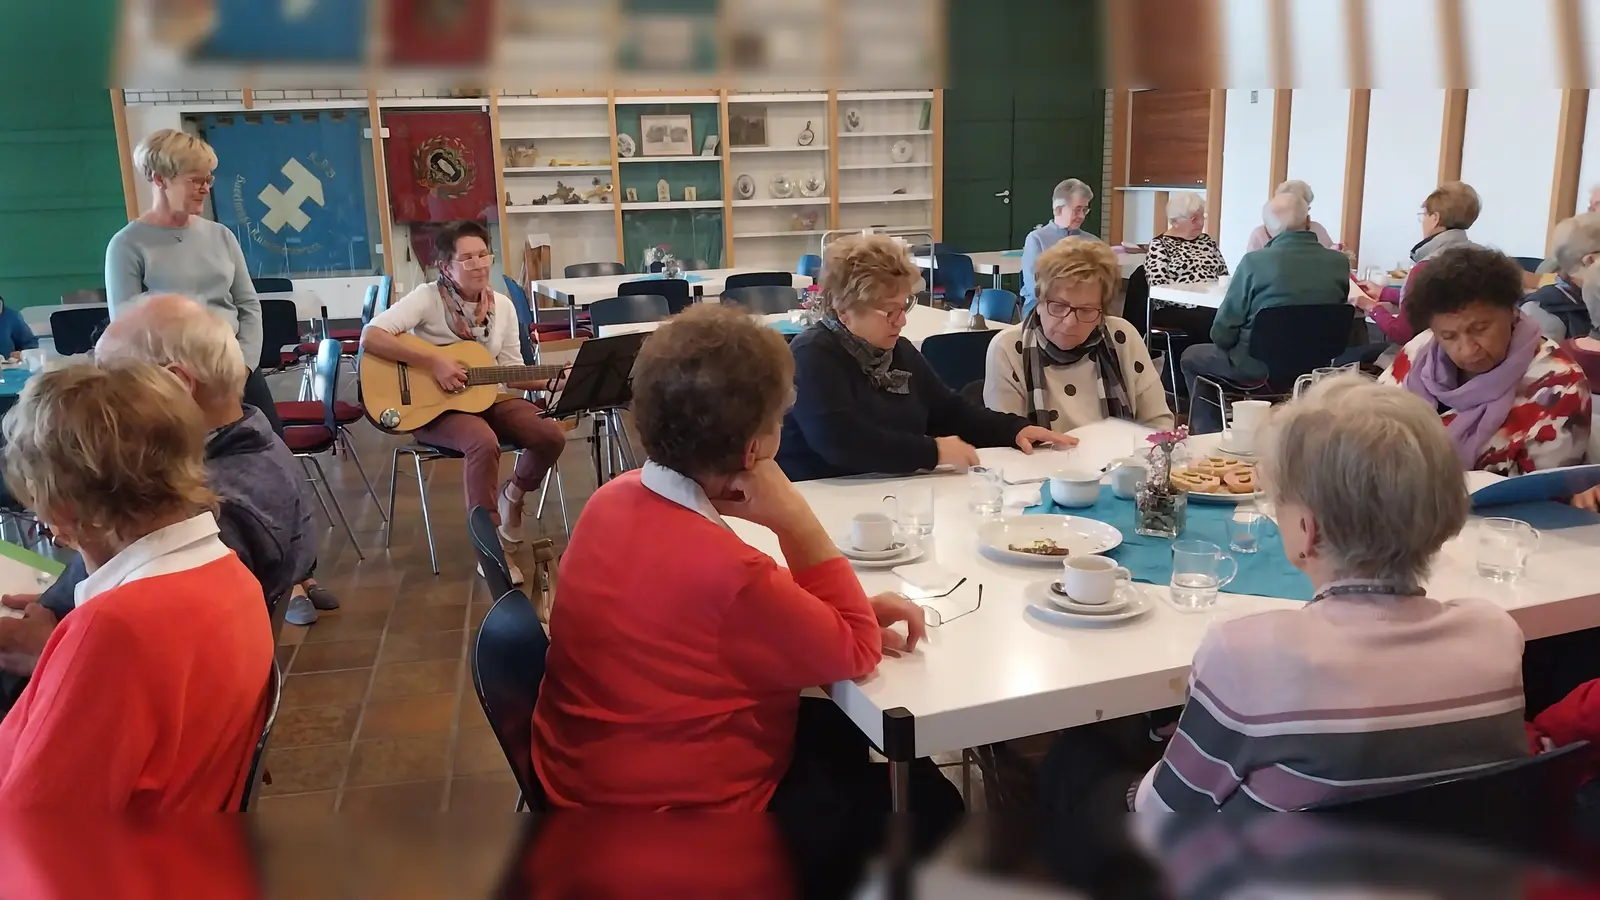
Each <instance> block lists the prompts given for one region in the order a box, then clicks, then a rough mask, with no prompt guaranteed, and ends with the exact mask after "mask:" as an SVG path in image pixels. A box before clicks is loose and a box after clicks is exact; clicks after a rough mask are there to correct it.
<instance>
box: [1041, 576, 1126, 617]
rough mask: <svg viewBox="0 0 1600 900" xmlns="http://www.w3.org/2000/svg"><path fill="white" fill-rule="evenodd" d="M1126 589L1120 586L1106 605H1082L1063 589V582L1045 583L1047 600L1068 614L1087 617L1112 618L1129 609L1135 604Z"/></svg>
mask: <svg viewBox="0 0 1600 900" xmlns="http://www.w3.org/2000/svg"><path fill="white" fill-rule="evenodd" d="M1124 587H1126V585H1118V586H1117V592H1116V594H1115V595H1113V596H1112V598H1111V599H1110V600H1109V601H1107V602H1105V603H1080V602H1078V601H1077V600H1074V599H1072V597H1071V596H1070V595H1069V594H1067V592H1066V591H1064V590H1062V589H1061V582H1059V581H1047V582H1045V585H1044V595H1045V599H1046V600H1049V601H1050V602H1051V603H1054V604H1055V605H1056V606H1059V607H1061V608H1062V609H1064V610H1066V611H1067V612H1072V613H1079V614H1080V615H1085V616H1110V615H1116V614H1117V613H1119V612H1122V611H1123V610H1125V609H1127V608H1128V604H1129V603H1132V602H1133V597H1132V596H1130V595H1129V592H1127V591H1124V590H1123V588H1124Z"/></svg>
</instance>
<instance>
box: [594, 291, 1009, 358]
mask: <svg viewBox="0 0 1600 900" xmlns="http://www.w3.org/2000/svg"><path fill="white" fill-rule="evenodd" d="M708 302H713V301H708ZM761 318H762V321H764V322H767V323H772V322H778V321H781V320H784V319H787V318H789V314H788V313H776V314H773V315H765V316H762V317H761ZM661 324H662V323H660V322H630V323H628V324H626V325H601V326H600V328H599V329H598V336H599V337H612V336H613V335H618V334H637V333H639V332H641V331H655V330H656V329H657V328H660V327H661ZM987 324H988V326H989V330H990V331H1000V330H1002V329H1005V328H1009V327H1010V326H1009V325H1007V324H1006V323H1004V322H988V323H987ZM965 330H967V329H961V328H951V327H950V314H949V312H948V311H945V310H938V309H934V308H932V307H929V306H916V307H912V309H911V311H910V312H909V313H906V327H905V330H904V331H902V332H900V336H901V337H903V338H905V339H906V340H908V341H910V342H911V344H912V346H914V347H917V348H918V349H921V347H922V342H923V341H924V340H927V339H928V338H929V337H932V336H933V335H936V334H945V333H948V332H953V331H965Z"/></svg>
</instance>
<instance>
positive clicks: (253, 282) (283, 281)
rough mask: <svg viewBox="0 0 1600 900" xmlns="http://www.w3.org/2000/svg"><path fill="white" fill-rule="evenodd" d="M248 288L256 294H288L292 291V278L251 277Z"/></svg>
mask: <svg viewBox="0 0 1600 900" xmlns="http://www.w3.org/2000/svg"><path fill="white" fill-rule="evenodd" d="M250 286H251V287H253V288H255V289H256V293H258V294H288V293H292V292H293V291H294V279H292V278H255V277H253V276H252V277H251V279H250Z"/></svg>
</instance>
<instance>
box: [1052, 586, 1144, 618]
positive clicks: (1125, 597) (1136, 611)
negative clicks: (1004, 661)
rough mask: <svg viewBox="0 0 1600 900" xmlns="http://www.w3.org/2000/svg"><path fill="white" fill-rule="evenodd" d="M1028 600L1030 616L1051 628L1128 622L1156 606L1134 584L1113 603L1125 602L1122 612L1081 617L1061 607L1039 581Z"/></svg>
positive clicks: (1119, 588) (1123, 591) (1121, 589)
mask: <svg viewBox="0 0 1600 900" xmlns="http://www.w3.org/2000/svg"><path fill="white" fill-rule="evenodd" d="M1025 596H1027V597H1028V599H1029V601H1030V602H1029V603H1028V614H1029V615H1031V616H1033V617H1034V618H1036V619H1038V620H1039V621H1041V622H1048V623H1050V624H1051V625H1100V624H1103V623H1107V622H1125V621H1127V620H1128V619H1134V618H1138V617H1139V616H1142V615H1144V614H1145V613H1147V612H1149V611H1150V608H1151V606H1152V605H1153V604H1151V602H1150V598H1149V597H1147V596H1146V595H1145V592H1144V591H1143V590H1141V589H1140V588H1139V587H1138V586H1137V585H1133V584H1124V585H1121V586H1119V587H1118V588H1117V596H1116V599H1114V600H1112V601H1111V602H1112V603H1117V602H1118V601H1122V603H1123V606H1122V610H1121V611H1120V612H1106V613H1080V612H1073V611H1071V610H1069V609H1066V608H1065V607H1062V606H1059V605H1057V600H1056V596H1055V593H1054V592H1053V591H1051V590H1050V583H1049V582H1048V581H1038V582H1034V583H1033V584H1030V585H1028V588H1027V590H1026V591H1025Z"/></svg>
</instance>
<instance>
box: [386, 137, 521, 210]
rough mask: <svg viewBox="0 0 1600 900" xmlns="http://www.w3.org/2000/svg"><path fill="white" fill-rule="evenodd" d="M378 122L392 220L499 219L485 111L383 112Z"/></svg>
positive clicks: (492, 150)
mask: <svg viewBox="0 0 1600 900" xmlns="http://www.w3.org/2000/svg"><path fill="white" fill-rule="evenodd" d="M383 124H384V127H386V128H388V129H389V137H388V139H387V140H386V141H385V142H384V159H385V161H386V162H387V164H388V168H389V204H390V206H391V207H392V208H393V210H394V220H395V221H396V222H399V223H401V224H409V223H412V222H449V221H452V220H454V219H472V220H474V221H479V222H482V221H485V220H488V221H493V220H495V219H498V218H499V206H498V204H496V203H495V195H494V148H493V147H492V146H491V144H490V142H489V141H490V137H489V116H488V115H487V114H485V113H481V112H386V113H384V115H383Z"/></svg>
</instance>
